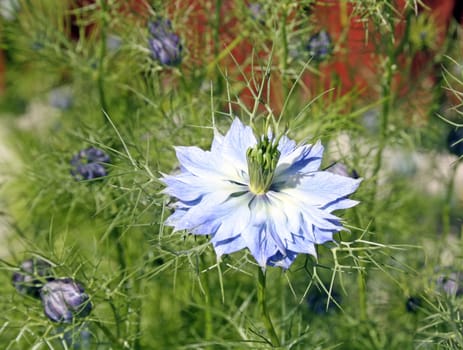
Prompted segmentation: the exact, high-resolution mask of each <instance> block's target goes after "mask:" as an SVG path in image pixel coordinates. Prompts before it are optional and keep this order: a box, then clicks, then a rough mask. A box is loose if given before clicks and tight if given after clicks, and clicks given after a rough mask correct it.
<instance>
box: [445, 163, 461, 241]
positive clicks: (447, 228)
mask: <svg viewBox="0 0 463 350" xmlns="http://www.w3.org/2000/svg"><path fill="white" fill-rule="evenodd" d="M457 168H458V163H456V164H454V165H453V166H452V167H451V168H450V178H449V182H448V184H447V193H446V196H445V201H444V205H443V208H442V235H443V237H442V238H443V240H442V242H444V245H446V244H447V238H448V235H449V233H450V208H451V206H452V203H451V202H452V196H453V190H454V188H455V175H456V173H457Z"/></svg>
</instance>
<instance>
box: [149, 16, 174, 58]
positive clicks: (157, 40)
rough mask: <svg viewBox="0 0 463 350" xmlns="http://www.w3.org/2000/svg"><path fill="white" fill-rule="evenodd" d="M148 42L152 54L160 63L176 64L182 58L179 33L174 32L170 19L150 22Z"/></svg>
mask: <svg viewBox="0 0 463 350" xmlns="http://www.w3.org/2000/svg"><path fill="white" fill-rule="evenodd" d="M149 32H150V36H149V39H148V44H149V47H150V50H151V55H152V56H153V58H154V59H155V60H157V61H159V63H161V64H163V65H166V66H175V65H177V64H179V63H180V62H181V60H182V56H181V54H182V45H181V43H180V39H179V37H178V35H177V34H175V33H173V32H172V25H171V23H170V21H169V20H167V19H162V18H159V19H157V20H156V21H152V22H150V23H149Z"/></svg>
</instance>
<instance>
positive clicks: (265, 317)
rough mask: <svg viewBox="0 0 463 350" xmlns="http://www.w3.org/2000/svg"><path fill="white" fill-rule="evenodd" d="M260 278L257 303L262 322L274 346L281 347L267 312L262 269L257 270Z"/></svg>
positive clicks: (264, 275) (258, 280) (258, 279)
mask: <svg viewBox="0 0 463 350" xmlns="http://www.w3.org/2000/svg"><path fill="white" fill-rule="evenodd" d="M257 270H258V272H257V274H258V278H257V302H258V304H259V310H260V314H261V317H262V321H263V322H264V326H265V329H266V330H267V333H268V334H269V336H270V340H271V343H272V345H273V346H276V347H278V346H280V339H279V338H278V335H277V333H276V332H275V328H274V327H273V323H272V319H271V318H270V315H269V313H268V311H267V304H266V302H265V280H266V278H265V277H266V274H265V272H264V271H263V270H262V269H261V268H260V266H259V267H258V268H257Z"/></svg>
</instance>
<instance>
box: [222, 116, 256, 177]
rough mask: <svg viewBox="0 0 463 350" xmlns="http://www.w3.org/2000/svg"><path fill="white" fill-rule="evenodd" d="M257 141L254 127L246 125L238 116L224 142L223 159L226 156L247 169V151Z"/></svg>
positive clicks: (238, 165)
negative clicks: (253, 130)
mask: <svg viewBox="0 0 463 350" xmlns="http://www.w3.org/2000/svg"><path fill="white" fill-rule="evenodd" d="M256 143H257V140H256V137H255V136H254V133H253V132H252V129H251V128H250V127H249V126H244V125H243V124H242V123H241V121H240V120H239V119H238V118H235V120H233V123H232V125H231V127H230V129H229V130H228V132H227V133H226V134H225V137H224V139H223V142H222V152H223V154H222V155H221V156H222V157H223V158H222V159H224V158H226V159H227V161H228V162H233V163H234V165H235V166H236V167H237V168H240V169H246V170H247V159H246V151H247V150H248V148H250V147H253V146H254V145H255V144H256ZM225 163H226V162H225Z"/></svg>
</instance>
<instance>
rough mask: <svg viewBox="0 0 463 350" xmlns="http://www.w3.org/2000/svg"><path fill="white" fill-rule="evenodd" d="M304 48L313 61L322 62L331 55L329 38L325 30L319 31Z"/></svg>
mask: <svg viewBox="0 0 463 350" xmlns="http://www.w3.org/2000/svg"><path fill="white" fill-rule="evenodd" d="M306 48H307V51H309V54H310V56H311V57H312V58H313V59H314V60H315V61H323V60H324V59H326V58H327V57H328V56H329V55H330V54H331V51H332V42H331V37H330V35H329V34H328V32H327V31H326V30H321V31H319V32H318V33H316V34H314V35H312V36H311V37H310V39H309V41H308V43H307V46H306Z"/></svg>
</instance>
